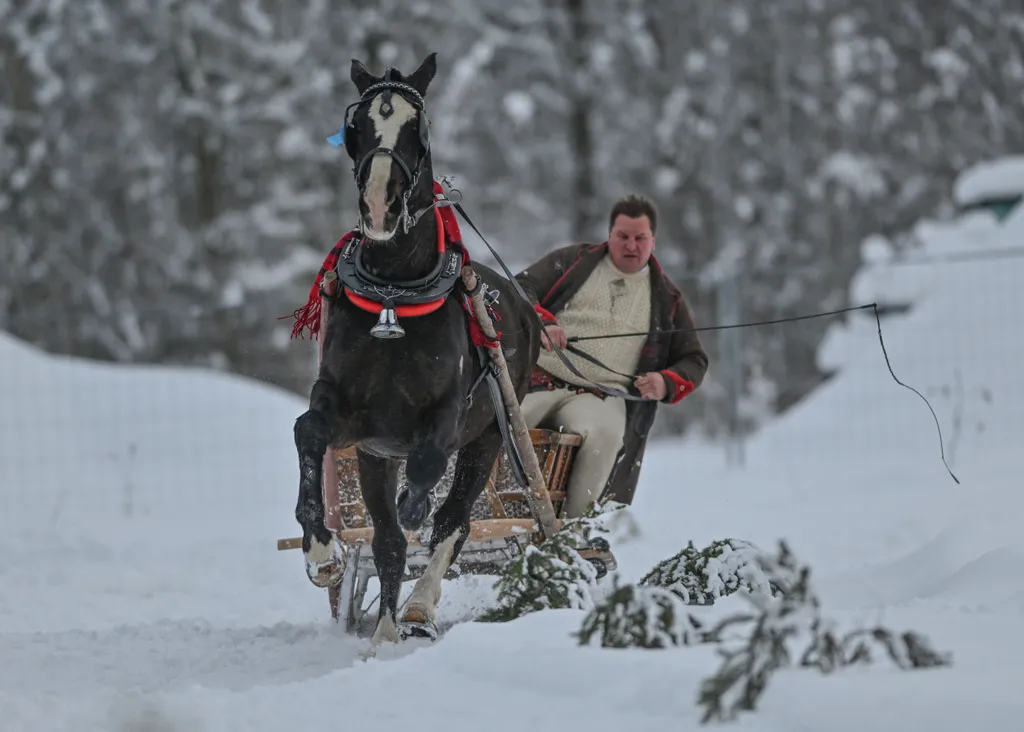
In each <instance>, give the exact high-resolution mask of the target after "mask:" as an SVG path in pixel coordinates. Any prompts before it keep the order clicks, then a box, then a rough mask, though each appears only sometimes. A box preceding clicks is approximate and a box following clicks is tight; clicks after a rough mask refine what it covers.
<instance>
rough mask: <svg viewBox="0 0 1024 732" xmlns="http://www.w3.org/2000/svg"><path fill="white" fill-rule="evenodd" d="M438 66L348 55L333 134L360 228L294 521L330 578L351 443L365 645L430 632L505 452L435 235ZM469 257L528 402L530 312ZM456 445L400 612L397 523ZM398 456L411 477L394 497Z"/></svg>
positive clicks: (425, 501)
mask: <svg viewBox="0 0 1024 732" xmlns="http://www.w3.org/2000/svg"><path fill="white" fill-rule="evenodd" d="M435 70H436V61H435V54H431V55H429V56H428V57H427V58H426V60H424V62H423V63H422V64H421V65H420V67H419V68H418V69H416V71H414V72H413V73H411V74H409V75H408V76H405V75H403V74H401V73H400V72H399V71H397V70H395V69H393V68H389V69H387V71H386V72H385V74H384V76H373V75H371V74H370V73H369V72H368V71H367V69H366V68H365V67H364V66H363V64H362V63H360V62H359V61H356V60H353V62H352V69H351V79H352V82H353V83H354V84H355V87H356V91H357V92H358V93H359V97H360V98H359V101H358V102H356V103H355V104H353V105H351V107H350V108H354V111H353V112H352V113H351V116H350V115H349V114H348V113H346V115H345V117H346V120H345V124H344V127H343V128H342V131H341V133H339V134H338V135H336V136H335V137H334V138H332V141H333V142H334V143H335V144H337V145H341V144H343V145H344V147H345V150H346V151H347V153H348V155H349V157H351V159H352V162H353V172H354V174H355V178H356V183H357V185H358V188H359V211H360V219H359V226H358V227H357V230H356V231H355V232H354V235H353V236H352V237H351V238H350V240H349V241H348V243H347V244H346V245H345V246H344V248H343V250H342V251H341V252H340V256H339V259H338V265H337V270H336V271H337V273H338V274H339V278H340V279H339V281H340V283H341V285H342V288H341V289H340V291H339V293H338V294H337V295H336V296H335V297H334V298H333V299H332V301H331V307H330V315H329V319H328V321H327V325H326V332H325V333H323V334H322V337H323V338H324V342H323V355H322V359H321V364H320V369H319V373H318V375H317V379H316V382H315V383H314V384H313V387H312V391H311V393H310V399H309V410H308V411H306V412H305V413H304V414H302V416H300V417H299V418H298V420H296V423H295V446H296V449H297V451H298V458H299V467H300V473H299V476H300V477H299V495H298V504H297V506H296V510H295V517H296V519H297V520H298V522H299V524H300V525H301V526H302V532H303V536H302V549H303V552H304V554H305V558H306V566H307V573H308V574H309V577H310V579H311V580H312V581H313V582H314V584H316V585H318V586H327V585H330V584H332V583H336V582H337V581H338V580H339V579H340V572H341V567H342V564H343V563H342V561H341V558H342V555H341V549H340V547H339V546H338V545H337V543H336V541H335V539H334V537H333V536H332V534H331V532H330V531H329V530H328V529H327V528H326V526H325V522H324V503H323V494H322V492H321V481H322V475H321V464H322V460H323V456H324V452H325V450H327V449H328V448H329V447H332V448H344V447H347V446H351V445H355V446H356V448H357V453H358V462H359V482H360V487H361V489H362V495H363V499H364V501H365V504H366V508H367V510H368V511H369V514H370V517H371V519H372V521H373V527H374V535H373V543H372V548H373V557H374V561H375V563H376V565H377V573H378V575H379V578H380V583H381V601H380V613H379V616H378V619H377V627H376V630H375V632H374V636H373V644H374V645H376V644H377V643H379V642H380V641H382V640H390V641H397V640H399V639H400V638H401V637H404V636H405V635H407V634H410V633H416V634H426V635H433V634H434V633H436V626H435V625H434V615H435V611H436V607H437V603H438V601H439V599H440V592H441V579H442V577H443V575H444V572H445V570H446V569H447V568H448V567H449V565H450V564H451V563H452V562H453V561H454V560H455V558H456V557H457V556H458V554H459V551H460V550H461V548H462V545H463V542H464V541H465V539H466V537H467V536H468V533H469V518H470V510H471V508H472V506H473V503H474V502H475V501H476V499H477V497H478V496H479V495H480V493H481V491H482V490H483V487H484V485H485V483H486V481H487V478H488V476H489V474H490V471H491V468H492V466H493V464H494V462H495V459H496V458H497V456H498V453H499V450H501V449H502V436H501V432H500V430H499V422H498V420H506V419H507V416H506V415H505V414H504V413H500V414H496V410H495V407H494V404H493V403H492V401H491V400H490V399H488V398H487V396H486V394H487V392H486V390H485V389H478V390H475V389H474V387H475V385H477V384H478V383H480V378H481V376H482V374H483V370H484V369H485V368H486V367H487V363H488V361H487V359H486V357H482V353H483V352H482V351H481V349H480V348H479V345H478V344H474V342H473V341H471V339H470V335H469V332H470V331H469V325H470V323H469V322H468V316H467V312H466V310H465V307H464V305H465V302H466V301H465V300H464V299H463V298H464V297H465V294H466V293H465V292H464V291H463V289H462V286H461V282H460V281H459V279H458V270H459V268H460V267H461V265H462V263H463V260H462V258H461V256H462V254H464V251H462V250H460V247H461V242H455V241H452V240H451V232H445V231H439V226H441V223H440V222H441V217H440V216H439V214H438V213H437V209H436V208H435V206H436V204H437V201H438V199H437V198H436V196H435V189H434V181H433V170H432V166H431V158H430V133H429V126H428V120H427V116H426V110H425V106H424V98H425V97H426V94H427V87H428V86H429V84H430V82H431V80H432V79H433V77H434V73H435ZM442 203H443V202H442ZM446 213H447V212H446ZM442 228H443V226H442ZM439 237H440V238H439ZM456 255H458V256H456ZM473 267H474V270H475V271H476V272H477V274H478V275H479V277H480V278H481V279H482V280H483V281H484V282H485V283H486V286H487V288H488V294H489V297H488V300H489V301H490V302H491V303H492V308H493V310H494V312H495V314H496V316H497V322H496V323H495V326H496V328H497V329H498V330H499V331H500V333H501V336H500V338H501V342H502V345H503V347H504V349H505V352H506V357H507V360H508V364H509V375H510V377H511V379H512V383H513V384H514V385H515V388H516V391H517V394H518V395H519V398H520V399H522V398H523V396H524V395H525V393H526V389H527V386H528V383H529V377H530V372H531V370H532V368H533V365H534V363H535V362H536V359H537V355H538V353H539V350H540V328H541V325H540V320H539V318H538V317H537V315H536V313H535V312H534V311H533V309H532V307H531V305H530V304H529V303H528V302H526V301H525V300H523V299H521V298H520V297H518V296H517V294H516V291H515V290H514V289H513V286H512V285H511V283H510V282H509V281H508V280H507V279H505V278H504V277H500V276H499V275H498V274H497V273H496V272H494V271H493V270H491V269H490V268H487V267H484V266H481V265H479V264H475V263H474V264H473ZM474 391H475V398H470V395H471V392H474ZM502 411H503V410H502ZM456 451H458V459H457V462H456V468H455V476H454V482H453V484H452V487H451V490H450V491H449V494H448V497H447V499H446V500H445V502H444V503H443V504H442V505H441V506H440V507H437V508H436V513H435V515H434V529H433V532H432V534H431V539H430V544H429V549H430V563H429V565H428V567H427V569H426V571H425V573H424V574H423V576H422V578H421V579H420V580H418V581H417V583H416V586H415V588H414V590H413V594H412V596H411V598H410V601H409V603H408V605H407V608H406V610H405V612H404V613H403V617H402V618H401V619H399V618H397V617H396V612H397V605H398V596H399V591H400V588H401V582H402V577H403V575H404V572H405V562H406V539H405V535H404V534H403V532H402V528H403V527H404V528H406V529H411V530H412V529H417V528H419V527H420V526H422V524H423V522H424V521H425V520H426V519H427V518H428V517H429V515H430V509H431V502H430V495H431V492H432V489H433V488H434V486H435V485H436V484H437V483H438V481H439V480H440V479H441V477H442V476H443V474H444V472H445V469H446V467H447V464H448V460H449V458H450V456H451V455H452V454H453V453H455V452H456ZM402 460H405V461H406V477H407V483H408V485H407V486H405V487H404V488H403V490H402V491H401V492H399V487H398V471H399V465H400V461H402Z"/></svg>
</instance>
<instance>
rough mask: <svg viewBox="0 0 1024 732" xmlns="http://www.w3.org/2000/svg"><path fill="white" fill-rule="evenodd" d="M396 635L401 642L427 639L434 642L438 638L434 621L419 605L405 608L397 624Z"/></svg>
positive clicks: (415, 604) (414, 604)
mask: <svg viewBox="0 0 1024 732" xmlns="http://www.w3.org/2000/svg"><path fill="white" fill-rule="evenodd" d="M398 633H399V635H400V636H401V638H402V640H407V639H408V638H428V639H430V640H432V641H435V640H437V636H438V630H437V625H436V624H435V623H434V619H433V618H431V617H430V614H429V613H428V612H427V609H426V608H425V607H423V606H422V605H420V604H419V603H410V604H409V605H408V606H407V607H406V608H405V612H404V613H402V619H401V621H399V623H398Z"/></svg>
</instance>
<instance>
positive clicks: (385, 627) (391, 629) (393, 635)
mask: <svg viewBox="0 0 1024 732" xmlns="http://www.w3.org/2000/svg"><path fill="white" fill-rule="evenodd" d="M400 641H401V639H400V638H399V637H398V626H397V625H395V619H394V618H393V617H392V616H391V613H387V614H385V615H384V617H383V618H381V620H380V622H379V623H377V628H376V629H375V630H374V631H373V638H371V639H370V647H371V648H376V647H377V646H379V645H380V644H381V643H399V642H400Z"/></svg>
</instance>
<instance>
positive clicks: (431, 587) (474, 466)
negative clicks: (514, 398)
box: [401, 425, 501, 638]
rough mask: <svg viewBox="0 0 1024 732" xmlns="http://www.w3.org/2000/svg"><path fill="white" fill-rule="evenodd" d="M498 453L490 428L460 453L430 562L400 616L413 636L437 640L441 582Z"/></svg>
mask: <svg viewBox="0 0 1024 732" xmlns="http://www.w3.org/2000/svg"><path fill="white" fill-rule="evenodd" d="M500 449H501V433H500V432H498V427H497V425H493V426H492V427H488V428H487V430H486V431H485V432H484V433H483V434H482V435H480V437H478V438H476V439H475V440H473V441H472V442H470V443H469V444H467V445H466V446H465V447H463V448H462V450H460V451H459V457H458V459H457V461H456V463H455V477H454V479H453V481H452V487H451V490H450V491H449V492H448V498H447V499H446V500H445V502H444V503H443V504H442V505H441V507H440V508H439V509H438V510H437V513H436V514H435V516H434V530H433V533H432V534H431V538H430V561H429V562H428V563H427V568H426V569H425V570H424V572H423V575H422V576H421V577H420V578H419V579H418V580H417V581H416V585H415V586H414V587H413V590H412V595H411V596H410V597H409V602H408V604H407V605H406V607H405V612H404V613H403V614H402V621H401V623H402V625H403V627H404V628H406V629H407V631H408V632H410V633H412V634H416V635H423V636H427V637H431V638H433V637H436V636H437V625H436V614H437V606H438V603H439V602H440V601H441V580H442V579H443V578H444V573H445V572H446V571H447V570H448V567H450V566H451V564H452V562H454V561H455V559H456V557H458V556H459V552H460V551H462V546H463V544H465V541H466V538H467V537H468V536H469V521H470V514H471V512H472V510H473V504H474V503H475V502H476V499H477V498H478V497H479V496H480V493H481V492H482V491H483V489H484V486H485V485H487V479H488V478H489V477H490V474H491V469H492V468H493V467H494V461H495V459H496V458H497V456H498V451H499V450H500Z"/></svg>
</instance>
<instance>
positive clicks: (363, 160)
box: [327, 66, 438, 236]
mask: <svg viewBox="0 0 1024 732" xmlns="http://www.w3.org/2000/svg"><path fill="white" fill-rule="evenodd" d="M394 71H395V69H394V67H392V66H389V67H388V68H387V69H386V70H385V71H384V79H383V80H382V81H379V82H377V83H376V84H373V85H371V86H369V87H368V88H367V89H366V91H364V92H363V93H362V95H361V96H360V97H359V100H358V101H356V102H353V103H352V104H350V105H348V106H347V107H346V108H345V123H344V125H343V126H342V128H341V131H340V132H338V134H336V135H332V136H331V137H328V138H327V141H328V142H329V143H331V144H332V145H334V146H335V147H339V146H341V145H344V146H345V151H346V152H347V153H348V156H349V157H350V158H351V159H352V163H353V165H352V175H353V176H354V177H355V181H356V187H357V188H358V189H359V194H360V195H361V196H362V195H365V193H366V183H365V176H364V174H365V173H366V170H367V168H368V167H369V166H370V163H371V162H372V161H373V159H374V158H375V157H376V156H377V155H388V156H389V157H390V158H391V159H392V160H393V161H395V162H396V163H398V167H399V169H400V170H401V171H402V175H404V176H405V181H406V186H405V191H404V192H403V193H402V213H401V214H400V216H399V225H400V226H401V227H402V231H403V232H404V233H408V232H409V230H410V229H412V227H414V226H415V225H416V224H417V222H418V221H419V220H420V218H421V217H422V216H423V215H424V214H426V213H427V212H428V211H430V210H432V209H433V208H434V207H435V206H437V205H438V204H437V203H436V202H434V203H431V204H430V205H429V206H425V207H423V208H421V209H419V210H417V211H414V212H412V213H410V212H409V198H410V197H411V196H412V192H413V190H415V188H416V184H417V183H418V182H419V180H420V176H421V174H422V173H423V164H424V162H425V161H426V160H427V157H428V156H429V155H430V120H429V119H427V112H426V105H425V103H424V101H423V95H422V94H420V93H419V92H418V91H417V90H416V89H415V88H413V87H412V86H411V85H409V84H406V83H405V82H401V81H396V80H394V78H393V75H394ZM394 94H398V95H399V96H401V97H402V98H403V99H405V100H406V101H407V102H409V104H411V105H412V106H413V108H414V109H415V110H416V111H417V113H418V117H419V120H418V123H419V132H420V154H419V156H418V158H417V160H416V165H415V166H411V165H409V164H408V162H406V161H405V160H404V159H403V158H402V156H401V155H399V154H398V152H397V151H396V150H394V148H390V147H385V146H382V145H378V146H377V147H374V148H372V149H370V150H368V151H366V152H365V153H364V154H363V156H362V157H360V158H358V159H357V158H356V147H355V133H356V131H357V128H356V126H355V123H354V122H353V121H352V119H351V115H352V110H353V109H354V108H357V107H360V106H362V105H364V104H371V103H372V102H373V100H374V98H376V97H377V96H378V95H379V96H380V107H379V110H378V111H379V112H380V115H381V117H383V118H385V119H387V118H388V117H390V116H391V115H392V114H394V111H395V108H394V106H393V105H392V103H391V98H392V95H394ZM358 229H359V232H360V233H361V234H363V235H364V236H365V234H366V232H365V230H364V224H363V220H362V217H360V218H359V223H358Z"/></svg>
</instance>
